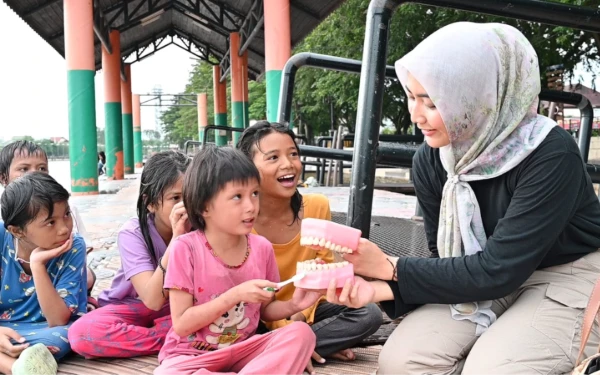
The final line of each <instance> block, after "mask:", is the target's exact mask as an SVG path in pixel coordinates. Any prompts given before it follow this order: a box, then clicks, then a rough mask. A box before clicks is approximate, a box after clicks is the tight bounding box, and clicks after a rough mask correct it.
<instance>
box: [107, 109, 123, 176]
mask: <svg viewBox="0 0 600 375" xmlns="http://www.w3.org/2000/svg"><path fill="white" fill-rule="evenodd" d="M104 116H105V119H104V123H105V128H104V137H105V139H106V143H105V144H106V176H107V177H109V178H111V177H112V178H115V179H122V178H123V173H124V171H123V170H121V169H120V168H123V167H124V160H123V124H122V122H121V121H122V118H121V103H104ZM119 158H120V159H121V160H119Z"/></svg>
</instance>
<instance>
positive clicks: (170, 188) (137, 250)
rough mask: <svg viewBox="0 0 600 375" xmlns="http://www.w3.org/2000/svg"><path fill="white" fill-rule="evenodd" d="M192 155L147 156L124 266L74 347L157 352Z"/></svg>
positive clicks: (76, 330)
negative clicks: (166, 275) (165, 286)
mask: <svg viewBox="0 0 600 375" xmlns="http://www.w3.org/2000/svg"><path fill="white" fill-rule="evenodd" d="M189 163H190V158H189V157H188V156H187V155H185V154H183V153H181V152H176V151H165V152H160V153H157V154H156V155H154V156H152V157H151V158H150V159H148V162H147V163H146V165H145V167H144V172H143V173H142V176H141V181H140V192H139V198H138V202H137V214H138V215H137V217H136V218H132V219H130V220H129V221H127V222H126V223H125V224H124V225H123V227H121V230H120V231H119V236H118V239H117V244H118V247H119V253H120V255H121V267H120V268H119V270H118V271H117V274H116V276H115V278H114V280H113V283H112V286H111V288H110V289H108V290H105V291H103V292H102V293H101V294H100V296H99V298H98V301H99V303H100V306H101V307H100V308H99V309H97V310H94V311H92V312H91V313H89V314H86V315H84V316H83V317H82V318H81V319H80V320H79V321H78V322H77V324H74V325H72V326H71V328H70V329H69V340H70V342H71V348H72V349H73V351H75V352H77V353H79V354H81V355H83V356H84V357H86V358H97V357H125V358H126V357H135V356H141V355H152V354H157V353H158V351H159V350H160V348H161V347H162V344H163V342H164V339H165V336H166V335H167V332H168V330H169V328H170V327H171V319H170V316H169V313H170V311H169V305H168V303H167V302H168V292H167V291H165V290H163V282H164V271H163V270H165V269H166V267H167V264H168V263H169V252H170V251H169V249H168V248H167V247H168V245H169V243H170V242H171V239H172V238H176V237H177V236H179V235H181V234H184V233H186V232H187V231H188V230H189V222H188V220H187V214H186V213H185V208H184V207H183V203H181V195H182V184H183V173H184V172H185V170H186V169H187V166H188V165H189Z"/></svg>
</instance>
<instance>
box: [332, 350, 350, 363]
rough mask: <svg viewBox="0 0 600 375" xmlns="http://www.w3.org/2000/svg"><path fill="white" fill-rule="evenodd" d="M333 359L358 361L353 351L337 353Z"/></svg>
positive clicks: (333, 355)
mask: <svg viewBox="0 0 600 375" xmlns="http://www.w3.org/2000/svg"><path fill="white" fill-rule="evenodd" d="M331 358H334V359H339V360H340V361H354V360H355V359H356V355H355V354H354V352H353V351H352V350H350V349H344V350H340V351H339V352H337V353H333V354H332V355H331Z"/></svg>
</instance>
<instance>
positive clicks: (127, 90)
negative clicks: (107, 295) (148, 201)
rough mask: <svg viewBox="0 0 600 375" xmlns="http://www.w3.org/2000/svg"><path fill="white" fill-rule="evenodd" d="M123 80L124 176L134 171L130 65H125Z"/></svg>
mask: <svg viewBox="0 0 600 375" xmlns="http://www.w3.org/2000/svg"><path fill="white" fill-rule="evenodd" d="M124 68H125V80H124V81H123V80H121V101H122V103H123V116H122V124H123V166H124V169H125V173H126V174H131V173H133V172H134V170H135V165H134V162H133V159H134V158H133V118H132V115H133V114H132V113H131V112H132V108H131V64H125V66H124Z"/></svg>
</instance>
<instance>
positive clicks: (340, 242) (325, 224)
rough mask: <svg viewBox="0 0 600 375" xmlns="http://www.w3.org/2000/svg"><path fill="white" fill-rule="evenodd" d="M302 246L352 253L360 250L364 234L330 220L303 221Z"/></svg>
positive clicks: (301, 231)
mask: <svg viewBox="0 0 600 375" xmlns="http://www.w3.org/2000/svg"><path fill="white" fill-rule="evenodd" d="M300 233H301V237H300V245H302V246H309V247H312V248H314V249H317V250H321V249H324V248H325V249H329V250H332V251H336V252H338V253H352V252H353V251H354V250H356V249H357V248H358V241H359V240H360V236H361V234H362V232H361V231H360V230H358V229H355V228H352V227H347V226H345V225H341V224H338V223H334V222H332V221H329V220H320V219H311V218H307V219H303V220H302V227H301V229H300Z"/></svg>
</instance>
